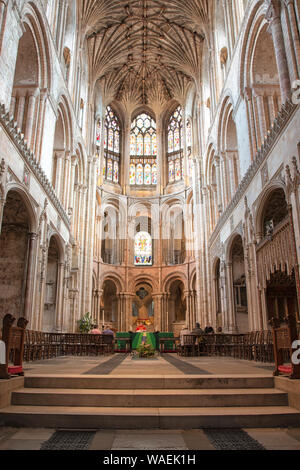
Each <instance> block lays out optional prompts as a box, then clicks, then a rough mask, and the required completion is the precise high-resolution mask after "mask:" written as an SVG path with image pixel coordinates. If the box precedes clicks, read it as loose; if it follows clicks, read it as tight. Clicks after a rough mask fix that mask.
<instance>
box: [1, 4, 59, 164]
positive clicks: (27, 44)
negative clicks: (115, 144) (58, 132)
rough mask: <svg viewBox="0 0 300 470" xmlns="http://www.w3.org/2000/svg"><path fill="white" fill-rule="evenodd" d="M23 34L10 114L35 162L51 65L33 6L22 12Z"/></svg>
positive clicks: (43, 31)
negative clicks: (34, 157)
mask: <svg viewBox="0 0 300 470" xmlns="http://www.w3.org/2000/svg"><path fill="white" fill-rule="evenodd" d="M23 26H24V30H25V31H24V34H23V36H22V37H21V39H20V41H19V45H18V53H17V59H16V67H15V75H14V84H13V91H12V97H11V105H10V114H11V115H12V116H13V118H14V120H15V121H16V122H17V123H18V127H19V128H20V129H21V131H22V133H23V134H24V136H25V139H26V140H27V143H28V147H29V148H30V150H31V151H32V152H33V153H34V155H35V156H36V158H37V160H39V158H40V150H41V144H42V139H43V126H44V114H45V106H46V97H47V92H48V91H49V90H50V89H51V62H50V55H49V45H48V40H47V34H46V28H45V26H44V24H43V20H42V18H41V15H40V13H39V11H38V10H37V8H36V7H35V5H33V4H32V3H27V4H26V6H25V8H24V10H23Z"/></svg>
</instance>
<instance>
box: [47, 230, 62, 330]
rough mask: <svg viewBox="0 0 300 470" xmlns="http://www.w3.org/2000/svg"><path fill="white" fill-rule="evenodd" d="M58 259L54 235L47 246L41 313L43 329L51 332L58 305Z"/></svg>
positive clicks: (57, 248)
mask: <svg viewBox="0 0 300 470" xmlns="http://www.w3.org/2000/svg"><path fill="white" fill-rule="evenodd" d="M59 260H60V253H59V247H58V244H57V241H56V239H55V237H52V238H51V240H50V244H49V248H48V261H47V275H46V290H45V302H44V314H43V331H46V332H53V331H55V329H56V327H57V310H58V305H59Z"/></svg>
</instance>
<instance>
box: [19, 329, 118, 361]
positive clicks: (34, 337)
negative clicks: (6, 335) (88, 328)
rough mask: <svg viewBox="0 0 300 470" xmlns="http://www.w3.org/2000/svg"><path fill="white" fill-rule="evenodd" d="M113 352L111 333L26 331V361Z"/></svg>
mask: <svg viewBox="0 0 300 470" xmlns="http://www.w3.org/2000/svg"><path fill="white" fill-rule="evenodd" d="M113 352H114V338H113V336H111V335H91V334H69V333H44V332H40V331H32V330H28V331H26V338H25V344H24V360H25V361H26V362H30V361H39V360H44V359H51V358H56V357H59V356H68V355H72V356H90V355H97V356H98V355H101V354H112V353H113Z"/></svg>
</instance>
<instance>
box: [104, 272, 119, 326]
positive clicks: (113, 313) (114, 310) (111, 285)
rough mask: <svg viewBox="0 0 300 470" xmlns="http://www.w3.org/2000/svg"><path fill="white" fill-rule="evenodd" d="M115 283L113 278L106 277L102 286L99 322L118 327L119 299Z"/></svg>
mask: <svg viewBox="0 0 300 470" xmlns="http://www.w3.org/2000/svg"><path fill="white" fill-rule="evenodd" d="M117 294H118V288H117V284H116V283H115V282H114V280H113V279H106V280H105V281H104V283H103V287H102V298H101V313H100V323H101V324H103V325H109V326H111V327H113V328H117V329H118V324H119V321H120V319H119V315H120V310H119V299H118V295H117Z"/></svg>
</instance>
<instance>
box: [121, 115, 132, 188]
mask: <svg viewBox="0 0 300 470" xmlns="http://www.w3.org/2000/svg"><path fill="white" fill-rule="evenodd" d="M130 130H131V122H130V117H129V116H128V117H127V120H126V123H125V128H124V154H123V160H124V161H123V165H122V167H123V172H122V173H123V174H122V181H123V185H122V186H123V187H124V188H125V191H126V194H130V181H129V166H130Z"/></svg>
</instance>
